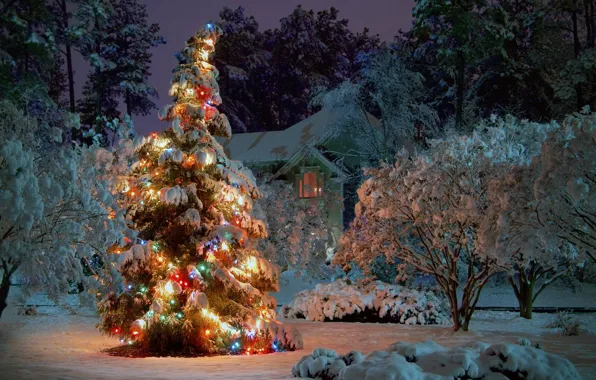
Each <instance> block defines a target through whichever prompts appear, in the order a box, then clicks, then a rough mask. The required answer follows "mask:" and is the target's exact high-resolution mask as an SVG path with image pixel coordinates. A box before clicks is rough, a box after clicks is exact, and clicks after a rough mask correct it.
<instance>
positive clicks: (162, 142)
mask: <svg viewBox="0 0 596 380" xmlns="http://www.w3.org/2000/svg"><path fill="white" fill-rule="evenodd" d="M169 143H170V140H168V139H156V140H155V145H157V146H158V147H159V148H165V147H166V146H167V145H168V144H169Z"/></svg>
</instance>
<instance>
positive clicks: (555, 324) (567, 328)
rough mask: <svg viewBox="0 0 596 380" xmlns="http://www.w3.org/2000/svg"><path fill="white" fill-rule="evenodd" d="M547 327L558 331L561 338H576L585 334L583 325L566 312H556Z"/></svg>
mask: <svg viewBox="0 0 596 380" xmlns="http://www.w3.org/2000/svg"><path fill="white" fill-rule="evenodd" d="M547 327H549V328H554V329H560V330H561V334H562V335H563V336H578V335H581V334H582V333H584V332H585V326H584V325H583V323H582V322H580V320H579V319H577V317H575V316H573V315H572V314H570V313H569V312H566V311H560V312H558V313H557V314H556V315H555V317H554V318H553V320H552V322H551V323H549V324H548V326H547Z"/></svg>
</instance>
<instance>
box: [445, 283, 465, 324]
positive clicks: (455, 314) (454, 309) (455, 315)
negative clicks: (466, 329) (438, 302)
mask: <svg viewBox="0 0 596 380" xmlns="http://www.w3.org/2000/svg"><path fill="white" fill-rule="evenodd" d="M449 293H452V292H449ZM447 296H448V298H449V306H450V307H451V319H453V331H459V329H461V328H462V325H461V320H460V318H459V307H458V304H457V293H455V294H448V295H447Z"/></svg>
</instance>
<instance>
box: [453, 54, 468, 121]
mask: <svg viewBox="0 0 596 380" xmlns="http://www.w3.org/2000/svg"><path fill="white" fill-rule="evenodd" d="M465 70H466V61H465V58H464V54H463V53H462V52H461V51H458V52H457V67H456V69H455V86H456V90H457V100H456V102H457V103H456V107H455V126H456V128H457V129H461V126H462V123H463V117H464V116H463V114H464V85H465V83H464V78H465Z"/></svg>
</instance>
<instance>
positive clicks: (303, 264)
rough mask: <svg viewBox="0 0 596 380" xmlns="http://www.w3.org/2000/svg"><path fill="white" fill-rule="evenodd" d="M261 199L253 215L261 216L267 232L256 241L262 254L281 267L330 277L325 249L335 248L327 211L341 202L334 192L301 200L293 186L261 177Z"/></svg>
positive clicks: (332, 227)
mask: <svg viewBox="0 0 596 380" xmlns="http://www.w3.org/2000/svg"><path fill="white" fill-rule="evenodd" d="M258 186H259V190H260V191H261V193H262V194H263V201H262V202H259V203H258V204H256V205H255V215H257V216H258V217H259V218H261V219H264V220H265V222H266V224H267V229H268V231H269V235H268V236H267V238H266V239H262V240H261V241H259V248H260V249H261V250H262V252H263V255H264V256H265V257H266V258H267V259H268V260H270V261H271V262H273V263H275V264H277V265H279V266H280V268H282V270H305V271H306V272H307V273H309V275H311V276H313V277H318V278H325V277H329V275H330V274H331V270H330V269H329V266H328V265H326V264H325V261H326V260H327V254H326V253H327V250H328V249H334V248H335V240H336V238H335V233H337V231H339V230H341V226H337V225H333V223H332V221H331V220H330V219H329V218H328V215H327V213H328V210H329V209H330V208H332V207H337V206H339V205H341V200H340V199H337V197H336V196H335V195H334V193H333V192H330V191H325V195H323V196H320V197H316V198H310V199H301V198H300V197H299V195H298V193H297V192H296V188H295V186H293V185H292V184H289V183H288V182H286V181H282V180H271V179H270V178H268V177H266V176H265V177H264V178H262V180H261V181H259V183H258Z"/></svg>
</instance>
